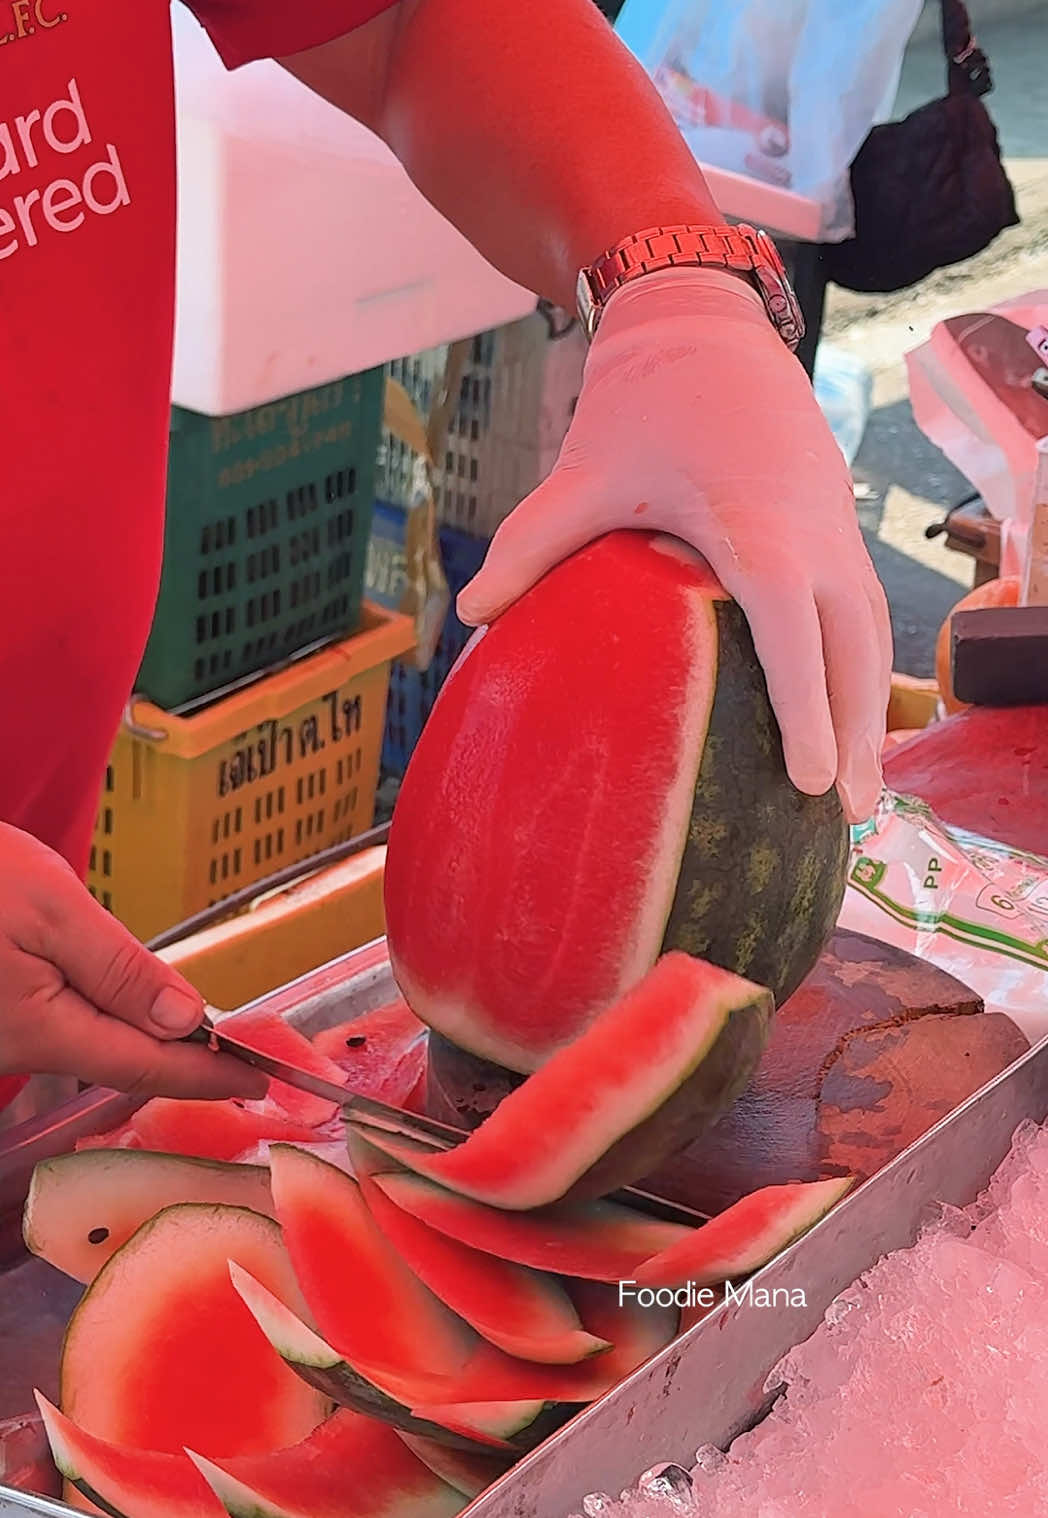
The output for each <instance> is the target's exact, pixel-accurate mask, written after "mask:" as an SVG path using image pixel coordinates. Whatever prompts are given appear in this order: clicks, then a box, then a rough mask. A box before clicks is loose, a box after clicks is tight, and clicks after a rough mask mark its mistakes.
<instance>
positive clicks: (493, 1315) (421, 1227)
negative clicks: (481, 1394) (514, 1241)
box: [349, 1135, 611, 1365]
mask: <svg viewBox="0 0 1048 1518" xmlns="http://www.w3.org/2000/svg"><path fill="white" fill-rule="evenodd" d="M349 1143H350V1151H349V1152H350V1158H351V1160H352V1162H353V1170H354V1174H355V1175H356V1177H357V1179H358V1181H359V1183H360V1188H361V1191H362V1193H363V1196H364V1200H365V1202H366V1203H367V1206H368V1208H369V1210H370V1212H371V1214H372V1216H373V1217H374V1219H375V1221H376V1223H378V1225H379V1227H380V1228H381V1230H382V1232H383V1233H384V1234H385V1236H386V1238H387V1239H388V1240H389V1241H390V1243H391V1244H392V1245H393V1246H394V1248H395V1249H396V1250H397V1252H398V1253H399V1254H400V1255H401V1257H402V1258H403V1259H404V1260H405V1261H406V1262H407V1264H408V1265H409V1266H410V1267H411V1269H412V1270H413V1271H414V1273H415V1274H416V1275H417V1276H418V1278H419V1280H421V1281H423V1282H424V1283H425V1285H427V1286H428V1287H429V1289H430V1290H431V1291H432V1292H433V1293H434V1294H435V1295H436V1296H437V1297H439V1298H440V1300H441V1301H442V1302H443V1303H445V1304H446V1306H448V1307H450V1308H451V1310H452V1311H453V1312H456V1313H458V1315H459V1316H460V1317H461V1318H464V1319H465V1320H466V1322H467V1323H469V1324H471V1325H472V1326H473V1327H474V1328H475V1329H476V1330H477V1332H478V1333H479V1334H480V1335H481V1337H482V1338H485V1339H487V1340H488V1342H489V1343H491V1344H495V1345H497V1346H498V1348H499V1349H503V1350H505V1351H506V1353H507V1354H509V1355H519V1356H520V1357H521V1358H522V1359H525V1360H538V1361H542V1362H545V1363H548V1364H552V1365H571V1364H574V1363H576V1362H577V1361H579V1360H585V1359H588V1358H589V1357H590V1356H591V1355H597V1354H600V1353H602V1352H603V1351H604V1350H607V1349H610V1347H611V1346H610V1344H609V1343H608V1342H607V1340H605V1339H596V1338H594V1337H593V1335H592V1334H588V1333H586V1332H585V1331H584V1329H583V1327H582V1324H581V1323H580V1322H579V1316H578V1313H577V1312H576V1311H575V1309H574V1307H573V1306H572V1304H571V1301H570V1300H569V1298H568V1295H567V1293H566V1292H565V1291H564V1288H563V1287H562V1286H560V1285H559V1284H558V1282H557V1281H556V1280H555V1279H554V1278H553V1277H552V1276H550V1275H545V1274H543V1275H540V1274H538V1272H536V1271H533V1270H528V1269H527V1268H526V1267H525V1266H522V1265H515V1264H511V1263H509V1262H507V1261H505V1260H498V1259H495V1258H494V1257H493V1256H492V1255H489V1254H482V1253H481V1252H480V1251H478V1250H476V1249H470V1248H468V1247H467V1246H466V1245H464V1244H459V1243H457V1242H456V1241H455V1240H454V1239H449V1238H448V1237H447V1236H446V1235H444V1234H441V1233H437V1232H435V1231H434V1230H433V1229H432V1228H428V1227H427V1226H426V1224H425V1223H420V1222H419V1221H418V1219H417V1218H414V1217H412V1216H411V1214H410V1213H407V1212H402V1211H401V1209H400V1208H399V1207H397V1206H396V1205H395V1204H394V1203H393V1202H391V1201H390V1200H389V1198H388V1197H387V1196H386V1195H385V1194H384V1193H383V1192H382V1191H381V1190H380V1189H379V1188H378V1186H377V1185H376V1184H375V1181H374V1180H373V1179H372V1176H371V1171H372V1169H373V1162H372V1160H371V1156H374V1155H376V1151H375V1150H374V1149H372V1148H371V1146H370V1145H368V1144H365V1143H364V1142H363V1140H362V1139H359V1138H357V1137H356V1136H355V1135H351V1136H350V1140H349ZM377 1160H378V1163H379V1166H380V1167H381V1164H382V1163H383V1156H382V1155H377Z"/></svg>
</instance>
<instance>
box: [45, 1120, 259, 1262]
mask: <svg viewBox="0 0 1048 1518" xmlns="http://www.w3.org/2000/svg"><path fill="white" fill-rule="evenodd" d="M179 1202H221V1203H224V1204H226V1205H228V1206H231V1207H246V1208H248V1209H249V1210H250V1211H251V1212H261V1213H265V1214H266V1216H272V1213H273V1199H272V1197H271V1196H270V1192H269V1174H268V1172H267V1171H266V1170H263V1169H262V1168H261V1167H260V1166H255V1165H229V1164H225V1163H224V1162H222V1161H220V1160H200V1159H196V1158H189V1157H187V1156H185V1155H177V1154H153V1153H151V1152H150V1151H149V1150H145V1149H91V1150H88V1151H87V1152H86V1153H84V1154H60V1155H57V1156H56V1157H55V1158H54V1159H50V1160H41V1161H40V1163H39V1164H38V1165H37V1166H36V1168H35V1169H34V1171H33V1178H32V1181H31V1182H30V1186H29V1196H28V1197H27V1199H26V1204H25V1212H24V1215H23V1219H22V1237H23V1238H24V1240H25V1244H26V1248H27V1249H29V1250H30V1252H31V1253H32V1254H35V1255H38V1256H39V1257H40V1258H41V1259H43V1260H46V1261H47V1262H48V1264H49V1265H53V1266H54V1267H55V1268H56V1269H57V1270H63V1271H65V1273H66V1275H68V1276H72V1277H73V1278H74V1280H77V1281H84V1282H88V1281H93V1280H94V1278H95V1277H96V1276H97V1274H98V1272H99V1271H100V1270H101V1269H102V1267H103V1265H105V1263H106V1262H107V1260H109V1259H110V1258H111V1257H112V1256H113V1255H114V1254H115V1253H116V1251H117V1250H118V1249H119V1248H120V1247H121V1245H123V1244H126V1243H127V1241H128V1239H129V1238H130V1237H131V1235H132V1234H133V1233H135V1232H136V1231H137V1230H138V1229H139V1228H141V1226H142V1224H143V1223H146V1222H148V1221H149V1219H150V1218H152V1217H155V1216H156V1214H157V1213H158V1212H160V1211H161V1210H162V1209H163V1208H165V1207H173V1206H175V1205H176V1204H178V1203H179Z"/></svg>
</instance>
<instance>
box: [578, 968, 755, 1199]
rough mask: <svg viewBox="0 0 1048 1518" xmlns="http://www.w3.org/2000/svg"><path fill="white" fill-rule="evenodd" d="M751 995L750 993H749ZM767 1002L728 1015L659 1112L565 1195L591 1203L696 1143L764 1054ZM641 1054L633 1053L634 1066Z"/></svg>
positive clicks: (614, 1147)
mask: <svg viewBox="0 0 1048 1518" xmlns="http://www.w3.org/2000/svg"><path fill="white" fill-rule="evenodd" d="M754 989H755V991H756V989H757V988H756V987H755V988H754ZM774 1010H775V1009H774V1005H773V1003H772V1000H771V997H770V996H769V995H768V994H767V993H765V994H764V995H763V996H762V995H755V996H754V998H753V1000H752V1001H749V1002H747V1003H745V1004H744V1005H743V1006H740V1007H738V1008H737V1009H735V1010H734V1011H733V1012H731V1013H730V1014H729V1016H728V1018H727V1021H726V1022H725V1024H724V1026H723V1027H722V1029H721V1031H720V1033H719V1034H718V1035H717V1039H716V1041H715V1043H714V1045H713V1047H712V1048H711V1049H710V1051H709V1053H708V1054H707V1055H706V1056H705V1058H704V1059H702V1060H701V1061H700V1063H699V1064H698V1065H697V1066H696V1067H695V1069H694V1070H693V1071H692V1073H691V1074H690V1075H689V1076H688V1077H687V1078H686V1079H685V1080H684V1081H683V1082H682V1084H681V1085H680V1086H678V1087H677V1089H676V1091H674V1093H673V1095H672V1096H670V1097H669V1098H668V1099H667V1100H666V1101H665V1102H663V1103H662V1105H661V1106H660V1107H657V1108H656V1109H655V1111H654V1112H652V1113H651V1114H650V1115H649V1116H648V1117H646V1118H645V1119H644V1121H643V1122H641V1123H638V1124H637V1126H636V1127H635V1128H632V1129H631V1130H630V1131H629V1133H626V1134H624V1135H623V1137H622V1138H620V1139H619V1140H618V1141H617V1142H616V1143H614V1144H612V1146H611V1148H610V1149H608V1150H607V1151H606V1152H605V1153H604V1154H603V1155H602V1156H601V1158H600V1159H599V1160H598V1161H597V1163H596V1164H595V1165H591V1166H590V1168H589V1170H587V1171H586V1173H585V1175H584V1176H582V1177H581V1179H580V1180H578V1181H576V1183H575V1184H574V1186H572V1188H571V1189H570V1191H568V1192H567V1193H566V1196H565V1200H567V1201H572V1202H582V1201H594V1200H596V1199H597V1198H598V1197H602V1196H606V1195H607V1194H608V1193H609V1192H611V1191H615V1190H617V1189H618V1187H620V1186H628V1185H632V1184H633V1182H634V1181H638V1180H640V1179H641V1177H643V1176H645V1175H648V1174H650V1173H651V1171H653V1170H655V1169H657V1167H658V1166H659V1165H661V1164H662V1162H663V1161H664V1160H666V1159H667V1158H668V1157H669V1156H670V1155H673V1154H677V1153H678V1152H679V1151H680V1150H681V1149H684V1148H686V1147H687V1145H688V1144H690V1143H691V1142H692V1140H693V1139H696V1138H698V1137H699V1135H700V1134H702V1133H703V1132H704V1131H705V1130H706V1129H707V1128H709V1127H711V1126H712V1125H713V1124H714V1123H715V1122H716V1121H717V1119H718V1118H719V1117H720V1116H721V1115H722V1114H723V1113H725V1112H726V1111H727V1110H728V1108H729V1107H730V1106H732V1104H733V1103H734V1102H736V1101H737V1100H738V1098H739V1097H740V1096H741V1095H742V1093H743V1092H744V1091H745V1089H746V1087H747V1086H748V1085H749V1083H750V1080H751V1078H752V1076H753V1073H754V1071H755V1070H756V1068H757V1065H758V1064H759V1062H760V1057H761V1055H762V1053H763V1052H764V1045H765V1044H766V1042H767V1039H768V1034H769V1032H770V1031H771V1019H772V1013H773V1012H774ZM643 1058H644V1050H643V1049H638V1050H637V1059H638V1061H640V1060H643Z"/></svg>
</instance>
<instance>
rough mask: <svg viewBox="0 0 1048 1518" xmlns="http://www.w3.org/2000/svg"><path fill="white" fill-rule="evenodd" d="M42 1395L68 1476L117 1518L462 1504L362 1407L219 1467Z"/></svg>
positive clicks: (445, 1508)
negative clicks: (288, 1442)
mask: <svg viewBox="0 0 1048 1518" xmlns="http://www.w3.org/2000/svg"><path fill="white" fill-rule="evenodd" d="M36 1400H37V1403H38V1404H39V1407H40V1411H41V1414H42V1416H43V1419H44V1424H45V1427H46V1429H47V1436H48V1439H49V1441H50V1444H51V1450H52V1453H53V1455H54V1459H55V1464H56V1465H57V1466H58V1468H59V1470H60V1471H61V1473H62V1475H63V1476H65V1477H66V1479H67V1480H68V1481H70V1482H72V1484H73V1485H74V1486H75V1487H76V1489H77V1490H78V1491H79V1492H81V1493H82V1494H83V1495H84V1496H85V1497H86V1498H87V1499H88V1500H89V1501H90V1502H93V1503H95V1504H104V1505H105V1508H106V1509H107V1510H108V1511H109V1512H111V1513H115V1514H117V1515H119V1518H224V1515H225V1514H227V1513H230V1514H234V1515H238V1518H249V1515H250V1518H452V1515H453V1514H454V1513H457V1512H459V1511H460V1510H461V1508H462V1506H463V1504H462V1500H461V1496H462V1494H461V1493H460V1492H459V1489H458V1488H457V1487H454V1486H450V1485H449V1484H448V1483H446V1482H444V1481H443V1480H442V1479H435V1476H434V1473H433V1472H432V1468H431V1467H429V1466H427V1464H426V1462H425V1461H423V1460H421V1459H420V1457H418V1456H416V1455H415V1454H414V1453H413V1452H411V1451H410V1450H409V1449H406V1448H405V1447H404V1446H403V1444H402V1442H401V1441H400V1440H399V1439H398V1437H397V1435H396V1434H395V1433H394V1432H393V1430H392V1429H389V1428H386V1427H384V1426H383V1425H382V1424H381V1423H375V1422H374V1421H373V1420H372V1419H370V1418H362V1417H361V1416H360V1415H359V1414H357V1413H350V1412H344V1411H343V1412H337V1413H335V1414H334V1415H333V1416H332V1417H331V1418H329V1419H327V1420H326V1422H324V1423H322V1424H321V1425H320V1426H319V1427H318V1428H316V1429H315V1430H314V1431H313V1433H312V1434H310V1435H309V1436H308V1438H306V1439H305V1440H303V1441H302V1442H301V1443H299V1444H296V1445H292V1447H291V1448H290V1449H284V1450H278V1451H276V1452H274V1453H273V1454H267V1455H248V1456H244V1457H238V1458H233V1459H226V1460H224V1461H223V1462H222V1464H221V1465H217V1464H215V1463H213V1462H211V1461H209V1460H205V1459H204V1458H203V1457H202V1456H199V1455H196V1456H194V1455H191V1454H177V1455H163V1454H156V1453H155V1452H153V1451H151V1450H135V1449H128V1448H127V1447H126V1446H124V1445H120V1444H112V1443H110V1442H109V1441H107V1440H105V1439H98V1438H96V1437H95V1436H94V1435H92V1434H86V1433H84V1431H83V1429H80V1428H78V1427H77V1426H76V1424H75V1423H72V1422H71V1421H70V1420H69V1419H68V1418H66V1417H64V1416H63V1414H62V1413H60V1412H59V1410H58V1409H57V1408H56V1407H52V1406H51V1404H50V1403H49V1402H48V1401H46V1399H45V1398H43V1397H42V1396H41V1395H40V1394H39V1392H38V1393H37V1394H36ZM398 1445H400V1448H399V1449H398V1447H397V1446H398Z"/></svg>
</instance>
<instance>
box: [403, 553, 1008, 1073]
mask: <svg viewBox="0 0 1048 1518" xmlns="http://www.w3.org/2000/svg"><path fill="white" fill-rule="evenodd" d="M994 836H998V835H994ZM507 840H512V846H511V847H507ZM847 859H848V830H847V827H846V826H845V822H844V818H843V816H842V814H841V809H840V805H839V803H838V801H837V798H836V796H835V794H834V793H833V791H832V790H831V791H828V792H827V793H826V794H825V795H824V796H818V797H812V796H804V795H801V794H800V793H799V792H798V791H797V790H796V789H795V788H794V787H793V785H792V784H791V783H790V780H789V777H788V776H787V774H786V769H785V765H784V762H783V754H782V743H781V739H780V736H779V731H778V727H777V725H776V722H775V717H774V715H773V713H772V710H771V706H770V703H769V700H768V690H767V685H766V682H765V678H764V674H763V671H762V669H761V666H760V663H759V661H758V659H757V657H756V655H755V653H754V648H753V640H752V637H751V635H750V631H749V627H748V625H747V622H746V618H745V615H744V614H743V611H742V608H741V607H740V606H738V605H737V604H736V603H735V602H733V601H732V600H731V598H730V597H729V596H728V595H727V594H726V593H725V591H724V589H723V588H722V587H721V586H720V585H719V584H718V583H717V580H716V577H715V576H714V575H713V573H712V571H711V570H710V568H709V566H708V565H707V564H705V563H704V561H703V560H701V559H700V558H699V557H698V556H697V555H695V554H694V553H693V552H692V551H691V550H690V549H688V548H686V547H685V545H683V544H682V543H680V542H677V541H675V540H673V539H668V538H665V537H660V536H656V535H654V534H650V533H645V532H639V531H636V530H633V531H627V532H615V533H611V534H609V535H607V536H605V537H603V538H601V539H600V540H599V541H597V542H594V543H592V544H590V545H589V546H588V547H586V548H583V549H582V550H580V552H578V553H576V554H574V555H572V556H571V557H570V558H569V559H567V560H566V561H565V562H564V563H562V564H560V565H558V566H557V567H556V568H555V569H554V570H552V572H551V573H549V574H547V575H545V576H544V577H543V578H542V580H540V581H539V582H538V584H536V585H535V586H534V588H533V589H531V590H530V591H528V593H527V594H526V595H524V596H522V597H521V598H520V600H519V601H517V602H516V604H515V605H513V606H511V607H510V608H509V609H508V610H507V611H506V612H504V613H503V614H502V615H501V616H500V617H498V619H497V620H496V621H495V622H494V623H493V624H492V626H491V627H490V628H488V630H487V631H486V633H485V634H484V636H483V637H481V638H479V639H475V640H474V642H473V644H472V646H471V648H470V650H469V652H468V653H467V654H466V655H465V656H464V657H463V658H462V659H460V661H459V663H458V664H457V665H456V667H455V669H454V670H453V671H452V673H451V676H450V678H449V679H448V680H447V681H446V682H445V684H444V686H443V688H442V690H441V693H440V700H439V701H438V702H437V704H436V706H435V708H434V710H433V712H432V714H431V716H430V719H429V720H428V721H427V723H426V727H425V730H424V731H423V733H422V736H421V738H420V740H419V742H418V744H417V746H416V748H415V751H414V753H413V755H412V759H411V763H410V765H409V766H408V771H407V774H406V776H405V778H404V782H403V785H402V786H401V789H400V794H399V796H398V798H397V807H396V812H395V815H394V818H393V826H392V831H391V833H390V839H389V851H388V856H387V861H386V871H385V883H384V892H385V907H386V921H387V928H388V934H389V950H390V958H391V960H392V964H393V970H394V974H395V976H396V980H397V984H398V985H399V987H400V989H401V991H402V992H403V993H404V995H405V997H406V998H407V1001H408V1003H409V1005H410V1006H411V1007H412V1009H413V1010H414V1011H415V1012H417V1013H418V1015H419V1016H420V1017H421V1018H422V1019H423V1020H424V1021H425V1022H426V1023H428V1024H429V1025H430V1026H431V1027H433V1028H435V1029H436V1030H437V1031H438V1032H440V1033H443V1034H444V1035H445V1036H446V1037H447V1038H449V1039H450V1040H451V1041H452V1042H453V1043H455V1044H457V1045H459V1046H460V1047H461V1048H464V1049H469V1050H471V1051H472V1052H473V1053H474V1054H477V1055H479V1056H481V1057H482V1058H483V1059H487V1060H493V1061H495V1062H496V1063H497V1064H499V1065H503V1066H505V1067H507V1068H509V1069H511V1070H518V1071H522V1072H524V1073H529V1072H531V1071H533V1070H535V1069H537V1068H538V1067H539V1066H540V1065H542V1064H543V1063H544V1062H545V1061H546V1060H547V1059H548V1058H549V1057H550V1056H551V1055H552V1054H554V1053H555V1052H556V1051H557V1050H558V1049H560V1048H562V1047H564V1046H565V1045H566V1044H569V1043H571V1042H572V1041H573V1040H574V1039H576V1038H577V1037H578V1036H579V1034H580V1033H582V1032H583V1030H584V1029H585V1028H586V1027H587V1026H588V1025H589V1024H590V1023H591V1022H592V1021H593V1019H594V1018H595V1017H597V1016H598V1015H600V1014H601V1013H602V1012H603V1010H604V1008H606V1007H608V1006H610V1005H612V1004H613V1003H614V1002H615V1001H617V1000H618V999H619V998H620V997H621V996H623V995H624V994H625V993H626V992H627V991H628V990H629V988H630V987H631V986H633V985H635V984H636V983H637V981H639V980H640V979H641V977H642V976H643V975H644V974H645V972H646V971H647V970H649V969H650V968H651V967H652V966H653V965H654V964H655V962H656V960H657V959H658V957H659V955H660V954H662V953H665V952H666V951H667V950H671V949H683V950H684V951H686V952H687V953H690V954H696V955H701V956H702V957H703V958H705V959H709V960H712V961H713V962H714V963H715V964H718V965H722V966H724V967H725V968H726V969H730V970H734V971H736V972H737V973H738V974H740V975H744V976H746V977H748V978H749V979H750V980H752V981H755V982H757V983H758V984H760V985H767V986H769V987H770V988H771V990H772V992H773V994H774V996H775V999H776V1001H777V1002H779V1003H781V1002H782V1001H784V1000H785V999H786V997H787V996H788V995H789V994H790V993H791V991H792V990H793V989H794V988H795V987H796V986H797V985H799V984H800V982H801V980H802V979H803V978H804V977H805V975H807V974H808V972H809V971H810V970H811V968H812V966H813V965H814V963H815V961H816V959H817V958H818V955H819V953H820V951H821V949H822V946H823V944H824V942H825V940H826V938H827V937H828V935H829V933H830V931H831V929H832V927H833V925H834V923H835V921H836V918H837V914H838V911H839V909H840V904H841V901H842V899H843V896H844V885H845V873H846V867H847ZM747 1057H748V1050H747V1047H746V1046H745V1043H744V1047H743V1049H741V1050H740V1059H743V1060H744V1059H745V1058H747ZM636 1063H637V1064H638V1065H640V1064H642V1063H643V1054H642V1053H640V1052H639V1051H638V1052H637V1054H636Z"/></svg>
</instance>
